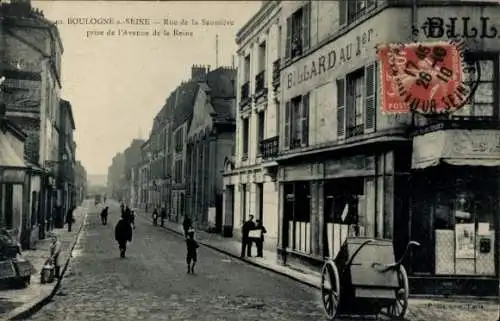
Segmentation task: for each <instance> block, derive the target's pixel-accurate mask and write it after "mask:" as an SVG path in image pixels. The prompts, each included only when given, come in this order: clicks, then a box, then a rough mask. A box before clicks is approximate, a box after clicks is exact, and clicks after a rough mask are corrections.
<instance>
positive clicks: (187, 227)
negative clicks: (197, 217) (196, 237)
mask: <svg viewBox="0 0 500 321" xmlns="http://www.w3.org/2000/svg"><path fill="white" fill-rule="evenodd" d="M192 227H193V222H192V221H191V219H190V218H189V217H188V216H187V215H186V216H185V217H184V222H182V228H183V229H184V237H186V238H187V237H188V231H189V230H190V229H191V228H192Z"/></svg>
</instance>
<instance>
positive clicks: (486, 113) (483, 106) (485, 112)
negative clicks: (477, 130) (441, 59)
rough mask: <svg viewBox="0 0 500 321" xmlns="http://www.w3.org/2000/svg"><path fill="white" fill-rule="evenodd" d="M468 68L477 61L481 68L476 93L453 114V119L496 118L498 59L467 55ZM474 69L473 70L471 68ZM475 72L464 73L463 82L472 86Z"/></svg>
mask: <svg viewBox="0 0 500 321" xmlns="http://www.w3.org/2000/svg"><path fill="white" fill-rule="evenodd" d="M466 59H467V60H468V61H469V66H471V67H470V68H473V67H472V66H474V65H475V63H476V62H477V61H478V62H479V65H480V68H481V77H480V81H479V85H478V87H477V89H476V92H475V93H474V95H473V96H472V97H471V99H470V100H469V102H468V103H467V104H465V105H464V106H463V107H462V108H460V109H459V110H457V111H456V112H455V113H453V115H452V117H453V118H463V117H473V118H492V117H498V107H495V106H496V90H495V88H497V87H498V59H497V57H487V56H480V55H467V56H466ZM473 69H475V68H473ZM475 73H476V72H475V71H472V70H471V72H470V73H467V72H466V73H464V77H465V80H466V81H465V82H466V83H467V84H468V85H473V82H475V81H474V80H475V79H474V78H476V76H475Z"/></svg>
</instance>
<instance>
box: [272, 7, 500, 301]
mask: <svg viewBox="0 0 500 321" xmlns="http://www.w3.org/2000/svg"><path fill="white" fill-rule="evenodd" d="M395 4H396V3H395V2H394V1H382V0H379V1H375V0H374V1H332V2H327V1H325V2H323V1H317V2H316V1H294V2H291V1H284V2H282V4H281V13H280V25H281V30H282V37H281V46H280V48H281V49H280V58H281V95H280V104H281V106H280V110H281V111H282V112H281V113H280V114H279V120H280V122H279V123H280V124H282V126H281V127H280V128H279V137H280V139H279V156H278V157H277V159H276V161H277V162H278V164H279V169H278V180H279V182H280V184H279V195H278V196H279V204H278V208H279V211H278V215H279V224H280V228H279V231H278V232H279V237H278V253H279V254H280V255H279V257H280V258H281V259H285V258H286V259H287V260H288V263H298V262H299V261H300V262H304V261H307V262H309V263H311V264H314V265H319V264H321V263H322V262H323V260H324V259H325V258H327V257H335V255H336V254H337V253H338V251H339V249H340V246H341V244H342V243H343V242H344V240H345V238H346V237H347V236H365V237H375V238H383V239H391V240H393V244H394V250H395V256H396V257H397V258H399V257H400V256H401V255H402V253H403V252H404V249H405V247H406V244H407V242H408V241H409V240H416V241H418V242H420V243H421V246H420V247H419V248H416V249H414V250H413V251H412V253H411V258H409V259H408V260H407V261H406V262H405V266H406V268H407V270H408V273H409V278H410V287H411V291H412V292H413V293H454V294H458V293H461V294H464V293H466V294H475V295H487V294H489V295H495V293H496V291H497V288H498V280H497V276H498V271H499V267H498V263H497V262H498V259H497V258H498V252H499V251H498V248H499V247H498V245H497V243H496V241H495V240H496V239H498V230H499V225H498V223H499V222H498V210H499V208H498V198H497V196H496V191H497V189H498V188H497V186H498V181H499V180H498V166H499V164H500V153H499V150H498V146H497V140H495V139H496V138H495V137H497V136H498V128H499V127H498V125H499V119H498V117H499V112H498V100H497V98H496V97H497V96H498V93H497V91H496V90H495V88H497V87H498V85H497V84H496V81H497V80H496V79H497V77H498V76H497V75H496V74H497V73H498V46H499V43H498V42H497V41H496V39H494V37H492V36H491V32H493V31H492V30H497V29H495V28H496V27H495V26H494V21H496V18H495V17H496V16H497V14H498V10H500V8H498V7H497V6H491V5H490V6H488V5H487V4H485V3H482V6H478V5H477V1H476V2H474V3H472V2H467V1H463V2H461V3H460V4H456V5H453V6H444V5H442V4H440V5H437V4H436V2H432V1H430V2H429V3H425V5H424V4H422V5H421V6H420V4H421V2H419V5H417V6H413V5H412V4H411V3H407V4H406V3H405V4H401V3H397V6H396V5H395ZM469 17H470V22H471V23H474V24H476V25H474V28H476V29H475V30H482V31H478V32H476V33H471V32H470V30H469V29H467V28H469V27H470V28H472V26H471V25H469V26H468V25H467V23H466V22H464V21H469ZM389 21H390V23H388V22H389ZM455 21H456V24H455V25H454V26H455V29H450V28H451V27H450V24H449V23H450V22H451V23H452V24H453V23H455ZM440 26H441V27H443V29H439V28H440ZM446 28H448V29H446ZM440 30H445V31H446V30H448V32H440ZM455 36H457V37H461V38H464V39H465V40H466V43H467V46H468V48H469V50H470V52H471V55H470V57H469V55H467V56H466V59H476V60H477V61H478V63H479V64H480V65H481V67H482V68H481V70H482V71H484V70H489V71H488V72H486V74H485V75H484V77H482V78H481V84H480V87H481V89H480V90H478V91H477V92H476V94H475V96H474V97H473V98H472V99H471V101H470V103H468V104H467V105H466V106H465V107H463V108H461V109H460V110H458V111H457V112H455V113H453V114H452V115H450V116H446V117H444V116H443V117H437V118H436V117H434V118H426V117H423V116H419V115H416V114H413V115H412V114H409V113H408V114H397V115H394V114H392V115H391V114H383V113H382V112H381V110H382V108H381V107H382V106H381V99H380V95H379V94H380V92H381V89H380V81H379V72H380V68H379V63H378V61H377V55H376V49H375V46H376V45H377V44H382V43H397V42H404V43H408V42H428V41H437V40H440V39H446V40H449V37H455ZM478 142H480V143H478ZM429 146H433V148H431V147H429ZM436 146H444V147H443V148H441V149H439V148H436ZM479 177H487V178H488V182H487V183H484V182H483V184H482V186H483V187H484V188H486V189H488V190H484V189H483V188H481V187H479V185H478V184H479V182H478V178H479ZM486 186H488V187H486ZM491 186H494V188H491ZM464 231H466V232H464ZM464 235H465V237H464Z"/></svg>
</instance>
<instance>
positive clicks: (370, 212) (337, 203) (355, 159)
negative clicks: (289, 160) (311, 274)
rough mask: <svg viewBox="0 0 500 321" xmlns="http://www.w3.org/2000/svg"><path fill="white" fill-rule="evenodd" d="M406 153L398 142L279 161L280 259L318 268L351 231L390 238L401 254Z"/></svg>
mask: <svg viewBox="0 0 500 321" xmlns="http://www.w3.org/2000/svg"><path fill="white" fill-rule="evenodd" d="M369 149H372V148H364V149H363V150H365V151H367V150H369ZM408 154H409V153H408V151H406V152H405V148H404V147H396V148H394V149H385V150H378V151H374V150H373V149H372V153H370V154H368V153H361V152H359V153H352V154H351V155H349V154H348V153H347V152H344V153H343V154H342V156H341V157H340V156H336V157H332V156H326V155H323V156H322V158H323V160H322V161H315V162H311V163H304V162H303V163H301V164H299V163H298V162H297V164H295V165H292V164H287V165H285V164H282V168H281V169H280V171H279V172H280V176H281V177H280V183H281V184H280V185H281V186H280V200H281V205H282V206H281V210H280V214H281V215H280V216H281V222H282V229H281V239H280V241H281V246H280V249H279V250H278V252H279V253H280V254H281V258H282V260H283V261H286V260H288V263H289V264H293V263H294V262H297V263H299V262H300V263H304V262H306V263H308V264H311V265H313V266H316V267H318V268H319V267H320V266H321V264H322V263H323V261H324V260H325V259H326V258H335V256H336V255H337V253H338V252H339V250H340V247H341V246H342V244H343V243H344V241H345V240H346V238H347V237H349V236H364V237H372V238H380V239H390V240H393V242H394V246H395V254H396V256H397V257H398V256H399V255H401V254H402V252H403V251H404V248H405V246H406V243H407V241H408V238H407V231H408V228H407V227H408V212H409V211H408V198H409V197H408V189H407V188H406V187H407V186H408V179H409V175H408V169H409V165H410V162H409V159H408V157H406V156H405V155H408ZM318 158H319V157H318Z"/></svg>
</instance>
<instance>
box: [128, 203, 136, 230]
mask: <svg viewBox="0 0 500 321" xmlns="http://www.w3.org/2000/svg"><path fill="white" fill-rule="evenodd" d="M127 215H128V217H129V220H130V224H131V225H132V228H133V229H134V230H135V211H133V210H131V209H130V208H128V206H127Z"/></svg>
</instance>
